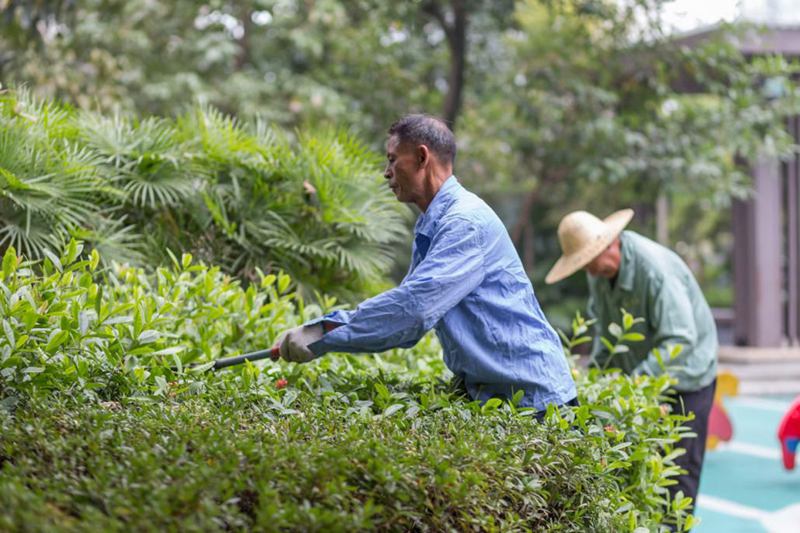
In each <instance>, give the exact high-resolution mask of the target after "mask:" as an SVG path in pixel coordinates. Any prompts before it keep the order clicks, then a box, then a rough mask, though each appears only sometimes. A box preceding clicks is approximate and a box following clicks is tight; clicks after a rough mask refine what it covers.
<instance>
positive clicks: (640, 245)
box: [588, 231, 717, 392]
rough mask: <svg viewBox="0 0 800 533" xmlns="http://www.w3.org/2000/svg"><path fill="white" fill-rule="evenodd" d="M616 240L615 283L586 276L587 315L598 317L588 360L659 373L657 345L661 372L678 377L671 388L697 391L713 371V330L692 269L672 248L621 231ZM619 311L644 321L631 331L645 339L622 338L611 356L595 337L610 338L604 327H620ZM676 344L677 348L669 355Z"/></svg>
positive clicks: (715, 351) (641, 371) (710, 376)
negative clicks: (618, 253) (624, 347)
mask: <svg viewBox="0 0 800 533" xmlns="http://www.w3.org/2000/svg"><path fill="white" fill-rule="evenodd" d="M620 241H621V243H622V245H621V252H622V261H621V264H620V269H619V273H618V274H617V279H616V281H615V283H614V286H613V287H612V286H611V283H610V282H609V280H607V279H605V278H600V277H594V276H591V275H589V276H588V278H589V309H588V314H589V317H590V318H594V319H596V320H597V322H596V323H595V326H594V328H595V339H594V345H593V348H592V362H593V364H595V365H597V366H599V367H601V368H603V367H606V368H612V367H613V368H620V369H622V370H623V371H624V372H626V373H629V374H634V375H636V374H650V375H658V374H662V373H663V372H664V370H663V369H662V367H661V365H660V364H659V361H658V358H657V356H656V355H655V353H654V350H655V349H658V351H659V353H660V355H661V357H662V362H663V364H664V366H665V367H666V371H667V372H669V373H670V375H672V376H673V377H675V378H677V380H678V383H677V385H675V389H676V390H678V391H680V392H688V391H696V390H699V389H701V388H703V387H705V386H706V385H708V384H710V383H711V382H712V381H713V380H714V378H715V376H716V374H717V328H716V326H715V324H714V318H713V316H712V315H711V309H710V308H709V306H708V303H707V302H706V300H705V298H704V297H703V293H702V291H701V290H700V286H699V285H698V284H697V281H696V280H695V279H694V276H693V275H692V272H691V270H689V267H688V266H686V263H684V262H683V260H682V259H681V258H680V257H678V255H677V254H676V253H675V252H673V251H671V250H669V249H667V248H665V247H664V246H662V245H660V244H658V243H656V242H654V241H651V240H650V239H648V238H646V237H643V236H641V235H639V234H637V233H634V232H632V231H625V232H623V233H622V234H621V235H620ZM621 309H625V310H626V311H627V312H628V313H631V314H632V315H633V316H634V317H636V318H643V319H644V321H643V322H639V323H637V324H636V325H634V326H633V328H632V331H635V332H638V333H641V334H643V335H644V336H645V340H644V341H639V342H626V343H625V344H627V345H628V347H629V348H630V350H629V351H628V352H623V353H617V354H614V355H613V356H611V355H610V354H609V352H608V350H607V349H606V348H605V346H604V345H603V344H602V342H601V341H600V336H601V335H603V336H605V337H606V338H607V339H609V340H610V341H612V343H613V342H614V337H613V336H612V335H611V334H610V333H609V330H608V327H609V325H610V324H611V323H616V324H619V325H622V311H621ZM678 344H680V345H681V346H682V351H681V352H680V353H679V354H678V355H677V356H676V357H675V358H674V359H670V352H671V348H672V347H673V346H675V345H678Z"/></svg>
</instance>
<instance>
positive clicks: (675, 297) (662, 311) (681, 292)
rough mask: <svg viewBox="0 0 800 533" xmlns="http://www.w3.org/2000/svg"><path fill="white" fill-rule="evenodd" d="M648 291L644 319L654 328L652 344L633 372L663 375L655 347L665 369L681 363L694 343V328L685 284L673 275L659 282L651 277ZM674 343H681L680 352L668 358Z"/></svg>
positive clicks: (663, 370) (695, 334)
mask: <svg viewBox="0 0 800 533" xmlns="http://www.w3.org/2000/svg"><path fill="white" fill-rule="evenodd" d="M648 293H649V299H650V302H649V305H648V309H649V315H650V316H648V317H646V319H647V321H648V322H650V324H651V326H652V327H653V329H654V330H655V336H654V338H653V343H654V346H653V349H652V350H650V353H649V354H648V355H647V358H645V359H644V360H643V361H642V362H641V363H639V364H638V365H637V366H636V368H634V370H633V373H634V374H650V375H651V376H657V375H659V374H663V373H664V372H665V369H664V368H662V365H661V364H660V363H659V361H658V357H657V356H656V353H655V352H656V350H658V353H659V355H660V356H661V359H662V362H663V365H664V366H665V367H667V370H668V369H669V367H670V366H673V367H674V366H679V365H681V364H683V363H684V362H685V361H686V359H687V357H688V356H689V354H690V352H691V351H692V349H693V348H694V346H695V344H696V343H697V327H696V326H695V323H694V312H693V310H692V302H691V300H690V299H689V295H688V292H687V291H686V287H685V286H684V285H683V283H681V281H680V280H679V279H678V278H677V277H676V276H667V277H665V278H664V279H663V280H661V281H660V282H659V281H658V280H651V281H650V283H649V287H648ZM676 345H681V346H682V347H683V351H682V352H681V354H680V355H679V356H678V357H676V358H675V359H674V360H672V361H670V355H669V354H670V350H671V348H672V347H674V346H676Z"/></svg>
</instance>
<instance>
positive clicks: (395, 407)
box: [383, 403, 405, 418]
mask: <svg viewBox="0 0 800 533" xmlns="http://www.w3.org/2000/svg"><path fill="white" fill-rule="evenodd" d="M403 407H405V406H404V405H403V404H402V403H395V404H392V405H390V406H389V407H387V408H386V409H385V410H384V411H383V416H384V418H389V417H390V416H392V415H393V414H395V413H396V412H397V411H399V410H400V409H402V408H403Z"/></svg>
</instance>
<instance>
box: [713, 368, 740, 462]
mask: <svg viewBox="0 0 800 533" xmlns="http://www.w3.org/2000/svg"><path fill="white" fill-rule="evenodd" d="M738 393H739V378H737V377H736V376H734V375H733V374H731V373H730V372H727V371H723V372H720V373H719V374H718V375H717V388H716V390H715V391H714V403H713V404H712V405H711V413H709V415H708V437H707V438H706V449H708V450H713V449H715V448H716V447H717V445H718V444H719V443H720V442H727V441H729V440H731V439H732V438H733V424H732V423H731V418H730V416H728V411H726V410H725V406H724V405H723V404H722V399H723V397H724V396H736V395H737V394H738Z"/></svg>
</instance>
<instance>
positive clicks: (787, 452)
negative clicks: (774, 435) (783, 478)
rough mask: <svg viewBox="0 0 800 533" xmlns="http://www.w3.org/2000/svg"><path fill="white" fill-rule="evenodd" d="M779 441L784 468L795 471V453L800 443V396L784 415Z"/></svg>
mask: <svg viewBox="0 0 800 533" xmlns="http://www.w3.org/2000/svg"><path fill="white" fill-rule="evenodd" d="M778 440H780V441H781V451H782V452H783V466H784V468H786V470H794V462H795V453H796V452H797V445H798V443H800V396H798V397H797V398H795V399H794V401H793V402H792V405H790V406H789V410H788V411H786V414H785V415H783V419H782V420H781V423H780V425H779V426H778Z"/></svg>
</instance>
